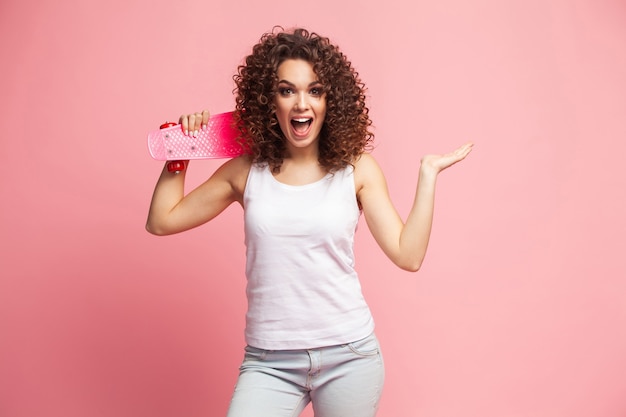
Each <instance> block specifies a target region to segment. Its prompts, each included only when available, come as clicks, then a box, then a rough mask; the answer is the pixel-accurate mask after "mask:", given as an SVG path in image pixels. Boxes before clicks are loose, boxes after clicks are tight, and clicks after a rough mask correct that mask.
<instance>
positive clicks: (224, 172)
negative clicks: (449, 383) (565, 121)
mask: <svg viewBox="0 0 626 417" xmlns="http://www.w3.org/2000/svg"><path fill="white" fill-rule="evenodd" d="M234 79H235V82H236V87H237V88H236V94H237V96H236V97H237V98H236V112H235V114H236V119H237V121H238V122H239V123H238V125H239V126H240V129H241V131H242V135H241V138H242V140H243V141H245V146H246V147H247V149H249V152H248V153H247V154H246V155H244V156H240V157H237V158H234V159H231V160H229V161H227V162H226V163H224V164H223V165H222V166H221V167H220V168H219V169H217V171H216V172H215V173H214V174H213V175H212V176H211V177H210V178H209V179H208V180H207V181H206V182H204V183H203V184H201V185H200V186H198V187H197V188H196V189H194V190H193V191H191V192H190V193H189V194H188V195H184V193H183V185H184V177H185V175H184V171H183V172H182V173H180V174H173V173H169V172H168V171H167V170H166V169H164V170H163V172H162V174H161V176H160V178H159V180H158V183H157V186H156V188H155V191H154V195H153V199H152V204H151V207H150V212H149V215H148V221H147V226H146V228H147V230H148V231H149V232H151V233H154V234H157V235H168V234H172V233H178V232H182V231H184V230H187V229H190V228H193V227H196V226H199V225H201V224H203V223H206V222H208V221H210V220H211V219H213V218H214V217H215V216H217V215H218V214H219V213H221V212H222V211H223V210H224V209H225V208H226V207H228V206H229V205H230V204H232V203H235V202H237V203H239V204H240V205H241V206H242V207H243V209H244V222H245V242H246V255H247V257H246V276H247V280H248V285H247V290H246V292H247V296H248V312H247V314H246V332H245V336H246V343H247V347H246V352H245V357H244V360H243V364H242V366H241V368H240V375H239V379H238V381H237V385H236V388H235V392H234V395H233V399H232V401H231V405H230V409H229V413H228V416H229V417H240V416H241V417H244V416H245V417H255V416H258V417H265V416H267V417H280V416H296V415H298V414H299V413H300V412H301V411H302V410H303V409H304V407H305V406H306V405H307V404H308V403H309V402H312V403H313V409H314V411H315V415H316V416H318V417H334V416H337V417H346V416H350V417H366V416H374V415H375V414H376V410H377V408H378V401H379V398H380V394H381V390H382V385H383V379H384V369H383V363H382V357H381V354H380V350H379V347H378V341H377V340H376V336H375V335H374V323H373V320H372V317H371V314H370V310H369V308H368V306H367V304H366V302H365V300H364V298H363V295H362V293H361V288H360V285H359V281H358V276H357V274H356V272H355V270H354V257H353V239H354V232H355V229H356V225H357V222H358V218H359V216H360V213H363V215H364V217H365V220H366V222H367V225H368V227H369V229H370V231H371V233H372V235H373V236H374V238H375V240H376V241H377V243H378V244H379V245H380V247H381V249H382V250H383V251H384V253H385V254H386V255H387V256H388V257H389V259H391V261H392V262H393V263H395V264H396V265H397V266H399V267H400V268H402V269H405V270H408V271H417V270H418V269H419V268H420V265H421V264H422V260H423V259H424V256H425V254H426V247H427V245H428V240H429V236H430V231H431V224H432V217H433V205H434V194H435V184H436V179H437V175H438V174H439V173H440V172H441V171H442V170H444V169H446V168H448V167H449V166H451V165H453V164H455V163H456V162H459V161H461V160H462V159H464V158H465V157H466V156H467V155H468V153H469V152H470V151H471V148H472V144H471V143H468V144H465V145H463V146H461V147H460V148H458V149H457V150H455V151H454V152H451V153H448V154H445V155H428V156H425V157H423V158H422V161H421V166H420V170H419V180H418V185H417V190H416V195H415V202H414V205H413V207H412V209H411V211H410V213H409V215H408V218H407V219H406V222H403V221H402V219H401V218H400V216H399V215H398V213H397V211H396V209H395V208H394V206H393V204H392V202H391V200H390V198H389V194H388V191H387V185H386V181H385V177H384V176H383V173H382V171H381V169H380V168H379V166H378V164H377V163H376V161H375V160H374V158H373V157H372V156H371V155H370V154H369V153H367V151H368V149H369V145H370V143H371V140H372V138H373V135H372V134H371V132H370V131H369V128H370V125H371V122H370V119H369V117H368V109H367V107H366V103H365V94H364V85H363V84H362V82H361V81H360V79H359V77H358V75H357V73H356V71H355V70H354V69H353V67H352V65H351V63H350V62H349V61H348V60H347V58H346V57H345V56H344V55H343V54H342V53H341V52H340V50H339V49H338V48H337V47H336V46H335V45H333V44H331V43H330V41H329V40H328V39H327V38H324V37H321V36H319V35H317V34H315V33H309V32H308V31H306V30H304V29H296V30H294V31H292V32H285V31H280V32H272V33H268V34H265V35H264V36H263V37H262V38H261V40H260V42H259V43H258V44H257V45H255V46H254V48H253V50H252V53H251V54H250V55H249V56H248V57H247V58H246V60H245V64H244V65H242V66H240V67H239V70H238V74H237V75H235V77H234ZM208 118H209V113H208V111H203V112H201V113H195V114H189V115H183V116H181V118H180V123H181V124H182V126H183V129H184V131H185V132H186V134H190V135H195V134H197V131H198V130H199V129H202V128H204V127H205V126H206V123H207V120H208Z"/></svg>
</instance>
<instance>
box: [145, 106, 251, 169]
mask: <svg viewBox="0 0 626 417" xmlns="http://www.w3.org/2000/svg"><path fill="white" fill-rule="evenodd" d="M238 135H239V130H237V128H236V127H235V126H234V123H233V113H232V112H229V113H220V114H216V115H213V116H211V117H210V118H209V122H208V123H207V127H206V129H205V130H200V131H199V132H198V136H197V137H192V136H185V134H184V133H183V129H182V127H181V126H180V125H178V124H175V123H165V124H163V125H161V129H160V130H157V131H154V132H150V133H149V134H148V150H149V152H150V155H151V156H152V158H154V159H156V160H158V161H170V162H169V163H168V164H167V169H168V171H170V172H178V171H181V170H182V169H184V167H185V165H184V163H183V162H182V161H183V160H189V159H211V158H234V157H236V156H239V155H242V154H243V153H244V150H243V148H242V146H241V144H239V143H238V142H237V140H236V139H237V136H238Z"/></svg>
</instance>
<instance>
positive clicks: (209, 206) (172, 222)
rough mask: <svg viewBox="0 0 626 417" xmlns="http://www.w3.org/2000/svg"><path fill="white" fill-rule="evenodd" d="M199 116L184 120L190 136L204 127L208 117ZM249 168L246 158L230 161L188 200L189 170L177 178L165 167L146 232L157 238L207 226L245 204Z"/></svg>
mask: <svg viewBox="0 0 626 417" xmlns="http://www.w3.org/2000/svg"><path fill="white" fill-rule="evenodd" d="M196 115H198V116H197V117H194V115H189V116H181V124H182V125H183V129H184V130H185V131H186V132H187V131H189V134H194V133H193V132H194V131H197V130H198V129H200V128H202V127H203V126H205V125H206V122H207V120H208V116H209V115H208V112H203V113H196ZM185 166H186V167H187V166H188V162H185ZM249 168H250V162H249V159H248V158H246V157H239V158H235V159H232V160H229V161H227V162H226V163H224V164H223V165H222V166H221V167H220V168H219V169H218V170H217V171H216V172H215V173H214V174H213V175H212V176H211V177H210V178H209V179H208V180H207V181H205V182H204V183H203V184H201V185H200V186H199V187H197V188H196V189H194V190H193V191H191V192H190V193H189V194H188V195H186V196H185V195H184V183H185V173H186V170H183V171H182V172H181V173H179V174H174V173H171V172H168V171H167V169H166V168H165V167H164V168H163V171H162V172H161V176H160V177H159V180H158V181H157V184H156V187H155V189H154V193H153V195H152V202H151V204H150V211H149V212H148V220H147V222H146V230H147V231H148V232H150V233H152V234H155V235H170V234H174V233H179V232H182V231H185V230H188V229H191V228H194V227H196V226H199V225H201V224H203V223H206V222H208V221H209V220H211V219H213V218H214V217H215V216H217V215H218V214H219V213H221V212H222V211H223V210H224V209H225V208H226V207H228V206H229V205H230V204H232V203H233V202H235V201H239V202H240V203H242V198H243V189H244V187H245V182H246V179H247V175H248V172H249Z"/></svg>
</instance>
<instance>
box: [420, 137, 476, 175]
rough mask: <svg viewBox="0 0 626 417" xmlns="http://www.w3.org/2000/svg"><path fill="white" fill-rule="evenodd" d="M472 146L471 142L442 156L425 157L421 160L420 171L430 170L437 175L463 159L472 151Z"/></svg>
mask: <svg viewBox="0 0 626 417" xmlns="http://www.w3.org/2000/svg"><path fill="white" fill-rule="evenodd" d="M473 146H474V144H473V143H472V142H468V143H466V144H465V145H462V146H460V147H459V148H457V149H455V150H454V151H452V152H449V153H446V154H443V155H425V156H424V157H423V158H422V169H429V170H430V169H432V170H433V171H434V172H435V173H439V172H441V171H443V170H444V169H446V168H449V167H451V166H452V165H454V164H456V163H457V162H459V161H462V160H463V159H465V157H466V156H467V155H469V153H470V152H471V151H472V147H473Z"/></svg>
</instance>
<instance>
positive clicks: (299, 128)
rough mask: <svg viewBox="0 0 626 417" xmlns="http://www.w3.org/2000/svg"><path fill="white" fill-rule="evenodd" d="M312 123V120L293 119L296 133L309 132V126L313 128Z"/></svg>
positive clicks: (292, 122) (292, 124)
mask: <svg viewBox="0 0 626 417" xmlns="http://www.w3.org/2000/svg"><path fill="white" fill-rule="evenodd" d="M312 122H313V119H311V118H299V119H291V126H293V129H294V130H295V131H296V132H298V133H304V132H306V131H307V130H308V128H309V126H311V123H312Z"/></svg>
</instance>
